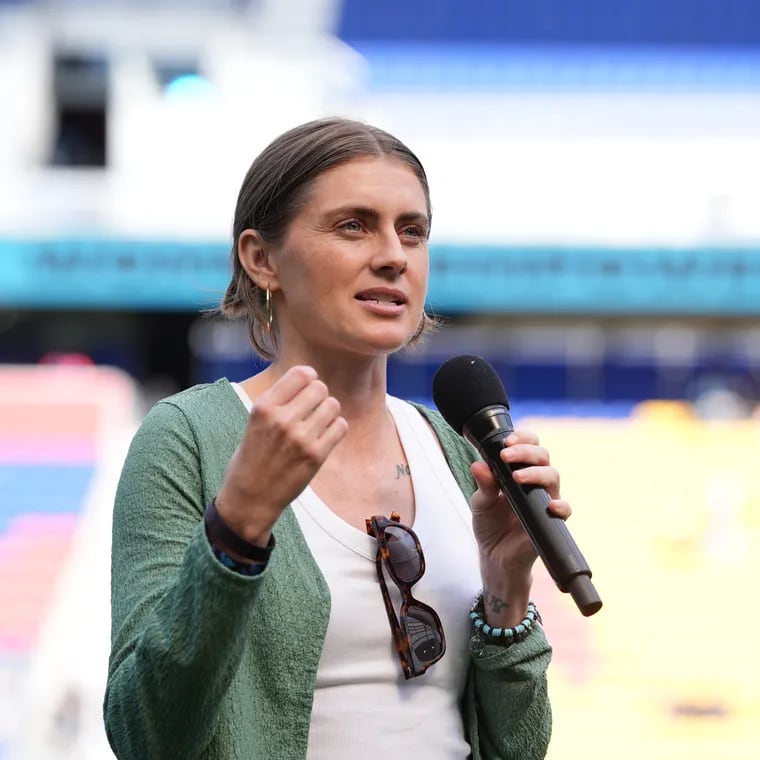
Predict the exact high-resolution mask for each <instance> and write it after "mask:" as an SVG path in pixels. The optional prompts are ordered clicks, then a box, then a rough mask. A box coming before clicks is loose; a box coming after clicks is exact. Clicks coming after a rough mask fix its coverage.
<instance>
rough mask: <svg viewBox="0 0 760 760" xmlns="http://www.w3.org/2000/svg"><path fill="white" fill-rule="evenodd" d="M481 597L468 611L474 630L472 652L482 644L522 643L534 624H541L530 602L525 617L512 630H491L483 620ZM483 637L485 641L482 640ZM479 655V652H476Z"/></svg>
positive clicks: (505, 644) (480, 596) (533, 605)
mask: <svg viewBox="0 0 760 760" xmlns="http://www.w3.org/2000/svg"><path fill="white" fill-rule="evenodd" d="M483 612H484V608H483V595H482V594H481V595H479V596H478V598H477V599H476V600H475V604H473V606H472V609H471V610H470V620H472V624H473V627H474V628H475V635H474V637H473V639H476V638H477V639H478V640H477V641H473V642H471V646H472V648H473V651H476V650H477V649H481V651H482V646H483V645H484V644H486V643H487V644H497V645H499V646H503V647H508V646H511V645H512V644H515V643H516V642H518V641H522V640H523V639H524V638H525V637H526V636H527V635H528V634H529V633H530V632H531V630H532V629H533V626H534V625H535V624H536V623H542V622H543V621H542V620H541V614H540V613H539V611H538V608H537V607H536V605H535V604H534V603H533V602H532V601H530V602H528V611H527V613H526V614H525V617H524V618H523V619H522V620H521V621H520V622H519V623H518V624H517V625H516V626H514V627H513V628H492V627H491V626H490V625H488V623H486V621H485V620H484V619H483ZM483 637H485V640H483ZM476 653H479V652H476Z"/></svg>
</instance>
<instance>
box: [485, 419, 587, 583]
mask: <svg viewBox="0 0 760 760" xmlns="http://www.w3.org/2000/svg"><path fill="white" fill-rule="evenodd" d="M505 443H506V445H505V447H504V449H502V451H501V458H502V460H503V461H504V462H506V463H507V464H509V465H510V466H512V467H513V468H514V467H515V466H516V465H521V468H520V469H517V470H514V474H513V477H514V479H515V481H517V482H518V483H520V484H521V485H531V486H541V487H542V488H544V489H545V490H546V491H547V492H548V493H549V496H551V501H550V502H549V509H550V510H551V511H552V512H553V513H554V514H555V515H557V516H558V517H561V518H563V519H567V518H568V517H569V516H570V513H571V511H572V510H571V509H570V504H568V502H567V501H565V500H564V499H562V498H560V493H559V480H560V479H559V472H557V470H556V469H555V468H554V467H552V466H551V463H550V458H549V452H548V451H547V450H546V449H545V448H543V447H542V446H539V442H538V437H537V436H536V435H535V434H534V433H531V432H529V431H525V430H523V431H519V430H516V431H514V432H513V433H511V434H510V435H509V436H508V437H507V439H506V440H505ZM472 474H473V477H474V478H475V481H476V483H477V485H478V489H477V491H475V493H474V494H473V495H472V516H473V530H474V533H475V538H476V540H477V542H478V547H479V549H480V564H481V571H482V572H483V575H484V585H486V584H487V583H488V582H489V581H491V580H492V579H494V578H497V579H498V581H497V582H498V585H499V586H500V587H502V588H505V587H508V586H514V585H518V586H520V585H525V584H526V583H527V586H528V587H529V586H530V579H531V568H532V567H533V564H534V562H535V561H536V558H537V556H538V554H537V552H536V550H535V549H534V547H533V545H532V543H531V541H530V539H529V538H528V534H527V533H526V532H525V529H524V528H523V527H522V524H521V523H520V520H519V519H518V517H517V516H516V515H515V513H514V511H513V510H512V508H511V506H510V505H509V502H508V501H507V499H506V497H505V496H504V494H503V493H502V492H501V490H500V488H499V484H498V482H497V481H496V479H495V478H494V476H493V475H492V474H491V471H490V470H489V468H488V465H486V464H485V463H484V462H475V463H474V464H473V465H472Z"/></svg>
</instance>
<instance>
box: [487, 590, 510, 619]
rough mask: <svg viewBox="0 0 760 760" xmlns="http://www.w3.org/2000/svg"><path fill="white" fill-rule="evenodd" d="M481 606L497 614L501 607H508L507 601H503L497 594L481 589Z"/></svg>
mask: <svg viewBox="0 0 760 760" xmlns="http://www.w3.org/2000/svg"><path fill="white" fill-rule="evenodd" d="M483 606H484V607H485V608H486V610H490V611H491V612H493V613H494V614H496V615H498V614H499V613H500V612H501V611H502V610H503V609H505V608H506V607H509V602H505V601H504V600H503V599H500V598H499V597H498V596H494V595H493V594H492V593H491V592H490V591H486V590H485V589H484V590H483Z"/></svg>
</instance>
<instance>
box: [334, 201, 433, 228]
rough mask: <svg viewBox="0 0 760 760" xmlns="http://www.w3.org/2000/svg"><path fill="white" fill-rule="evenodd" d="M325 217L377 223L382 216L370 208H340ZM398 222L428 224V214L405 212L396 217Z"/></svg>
mask: <svg viewBox="0 0 760 760" xmlns="http://www.w3.org/2000/svg"><path fill="white" fill-rule="evenodd" d="M325 216H330V217H333V216H360V217H363V218H365V219H372V220H373V221H377V220H378V219H379V218H380V214H379V213H378V212H377V211H376V210H375V209H373V208H371V207H370V206H340V207H338V208H333V209H328V210H327V211H326V212H325ZM396 221H397V222H401V223H402V224H406V223H409V222H414V223H415V224H425V225H427V224H428V217H427V214H423V213H422V212H420V211H405V212H404V213H402V214H399V215H398V216H397V217H396Z"/></svg>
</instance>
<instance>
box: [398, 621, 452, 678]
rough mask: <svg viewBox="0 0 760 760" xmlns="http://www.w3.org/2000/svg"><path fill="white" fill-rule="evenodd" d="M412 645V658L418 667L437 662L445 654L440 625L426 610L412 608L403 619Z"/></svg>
mask: <svg viewBox="0 0 760 760" xmlns="http://www.w3.org/2000/svg"><path fill="white" fill-rule="evenodd" d="M402 625H403V626H404V627H405V628H406V633H407V635H408V636H409V641H410V643H411V651H412V658H413V659H414V664H415V666H416V667H422V666H424V665H425V664H427V663H429V662H432V661H433V660H436V659H437V658H438V657H439V656H440V655H441V654H442V653H443V647H444V644H443V638H442V636H441V628H440V623H439V622H438V621H437V620H436V619H435V618H434V617H433V615H432V614H431V613H430V612H429V611H428V610H426V609H423V608H421V607H417V606H412V607H409V609H408V610H407V614H406V615H405V616H404V617H403V618H402Z"/></svg>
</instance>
